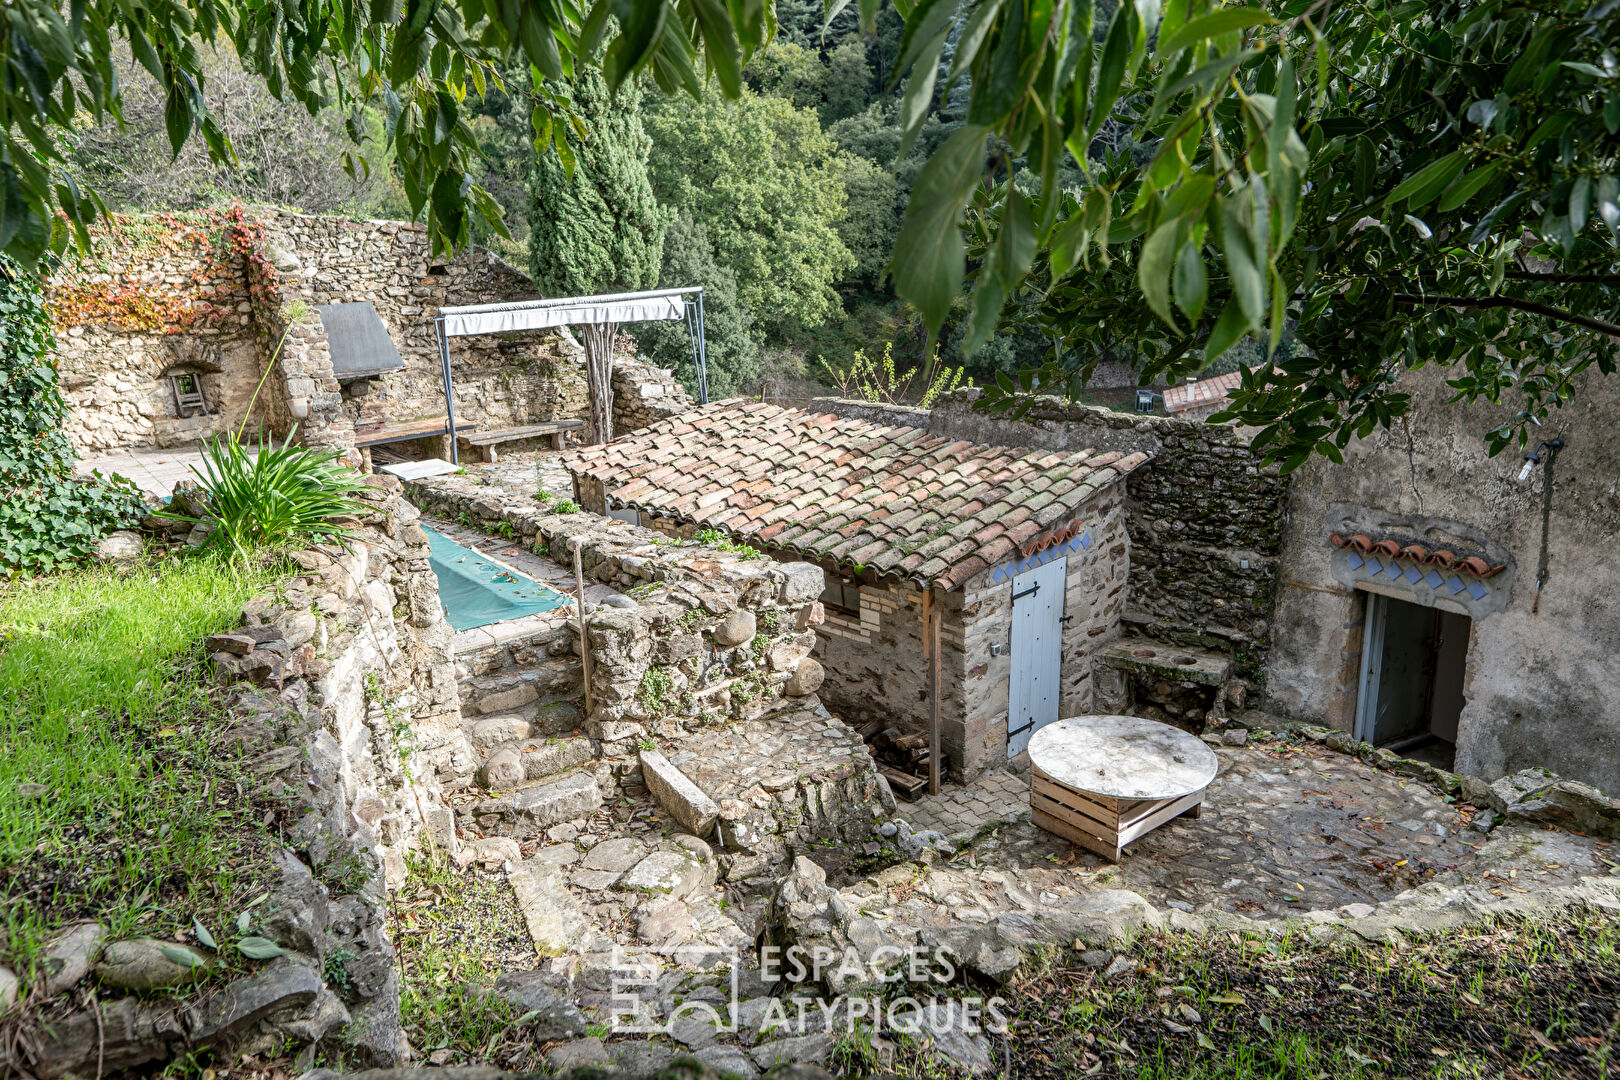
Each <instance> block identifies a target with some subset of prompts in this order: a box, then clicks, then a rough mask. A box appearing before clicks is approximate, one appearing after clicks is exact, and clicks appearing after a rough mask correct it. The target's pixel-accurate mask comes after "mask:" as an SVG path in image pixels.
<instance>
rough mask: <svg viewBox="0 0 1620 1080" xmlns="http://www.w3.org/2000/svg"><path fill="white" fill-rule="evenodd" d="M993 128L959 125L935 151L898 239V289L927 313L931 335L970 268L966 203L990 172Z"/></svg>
mask: <svg viewBox="0 0 1620 1080" xmlns="http://www.w3.org/2000/svg"><path fill="white" fill-rule="evenodd" d="M988 133H989V129H988V128H986V127H983V126H982V125H977V124H965V125H963V126H962V127H960V128H958V129H957V130H956V131H955V132H954V133H953V134H952V135H951V137H950V138H948V139H946V140H945V142H944V144H943V145H941V146H940V148H939V149H938V150H936V151H934V154H933V156H932V157H930V158H929V159H928V162H927V164H925V165H924V166H923V167H922V169H921V171H919V172H918V173H917V179H916V182H915V184H914V185H913V188H912V197H911V205H910V206H908V207H907V208H906V218H905V222H904V223H903V224H902V225H901V226H900V233H899V235H898V236H896V237H895V242H894V257H893V259H892V261H891V263H890V267H891V270H892V272H893V275H894V291H895V292H896V293H897V294H899V295H900V296H901V297H902V298H904V299H906V300H909V301H910V302H911V304H912V305H913V306H914V307H915V308H916V309H917V310H918V311H920V312H922V316H923V321H924V323H925V324H926V325H927V327H928V332H929V333H930V334H935V333H938V332H939V328H940V326H941V325H943V324H944V322H945V316H946V315H947V314H949V312H950V308H951V301H952V300H953V299H954V298H955V297H956V294H957V293H958V292H959V291H960V290H961V287H962V277H963V275H964V274H965V272H966V269H967V255H966V252H965V251H964V249H963V246H962V233H961V230H960V229H958V228H957V221H958V220H959V218H960V217H961V213H962V204H963V203H965V202H966V201H967V197H968V193H969V192H970V191H972V190H973V185H974V184H975V183H977V182H978V180H979V177H980V176H981V175H983V173H984V139H985V136H986V135H987V134H988Z"/></svg>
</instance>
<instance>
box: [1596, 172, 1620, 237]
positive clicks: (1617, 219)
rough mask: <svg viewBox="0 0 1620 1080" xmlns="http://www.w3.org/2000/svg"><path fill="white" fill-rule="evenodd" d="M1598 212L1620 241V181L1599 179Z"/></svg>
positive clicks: (1608, 177) (1601, 177) (1605, 177)
mask: <svg viewBox="0 0 1620 1080" xmlns="http://www.w3.org/2000/svg"><path fill="white" fill-rule="evenodd" d="M1597 212H1598V217H1600V218H1602V219H1603V224H1605V225H1607V226H1608V227H1609V231H1610V232H1611V233H1613V234H1614V235H1615V237H1616V238H1617V239H1620V181H1616V180H1615V178H1614V177H1612V176H1600V177H1598V182H1597Z"/></svg>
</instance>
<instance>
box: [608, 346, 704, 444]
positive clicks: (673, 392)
mask: <svg viewBox="0 0 1620 1080" xmlns="http://www.w3.org/2000/svg"><path fill="white" fill-rule="evenodd" d="M691 407H692V398H691V396H690V395H688V394H687V392H686V390H685V388H684V387H682V386H681V384H680V383H679V382H677V381H675V375H674V373H673V372H671V371H668V370H666V369H664V368H656V367H653V366H651V365H649V364H644V363H642V362H640V361H638V360H624V359H621V360H616V361H615V362H614V364H613V433H614V434H615V435H623V434H625V433H626V432H629V431H635V430H636V429H637V428H644V427H646V426H648V425H649V424H655V423H657V422H658V421H660V420H663V419H665V418H666V417H670V416H674V415H675V414H676V413H681V412H685V411H686V410H687V409H690V408H691Z"/></svg>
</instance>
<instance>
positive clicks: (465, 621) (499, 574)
mask: <svg viewBox="0 0 1620 1080" xmlns="http://www.w3.org/2000/svg"><path fill="white" fill-rule="evenodd" d="M422 531H423V532H425V533H427V534H428V543H429V545H430V546H431V548H432V551H431V553H430V554H429V556H428V561H429V562H430V563H431V564H432V566H433V573H434V575H435V576H437V577H438V579H439V600H440V602H441V603H443V604H444V610H445V615H446V617H447V618H448V619H449V620H450V628H451V629H452V630H471V629H473V628H474V627H477V626H488V625H489V624H490V623H498V622H506V621H507V620H508V619H521V618H523V617H524V616H525V615H538V614H539V613H540V612H542V611H555V610H556V609H557V608H560V607H567V606H568V605H569V604H570V603H572V602H573V601H571V600H570V599H569V598H568V597H566V596H564V595H563V594H562V593H560V592H558V591H557V590H555V589H553V588H550V587H549V586H546V585H542V584H541V583H540V582H538V581H535V580H534V579H532V578H526V577H521V576H519V575H517V574H514V573H512V572H511V571H510V570H508V569H507V568H506V567H504V566H501V565H500V564H499V563H495V562H492V561H491V560H489V559H487V558H485V557H484V556H482V555H480V554H478V552H476V551H474V550H472V549H471V548H469V547H465V546H463V545H461V544H458V543H456V542H455V541H454V540H452V539H450V538H449V537H447V536H444V535H442V534H440V533H437V532H435V531H433V530H432V529H430V528H428V527H427V526H426V525H424V526H422Z"/></svg>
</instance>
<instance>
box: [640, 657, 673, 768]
mask: <svg viewBox="0 0 1620 1080" xmlns="http://www.w3.org/2000/svg"><path fill="white" fill-rule="evenodd" d="M674 686H675V675H674V672H672V671H671V670H670V669H669V668H664V667H650V668H648V669H647V670H646V671H645V672H644V673H642V676H641V685H640V686H639V687H637V689H636V700H637V701H639V702H641V705H642V707H643V708H645V709H646V710H647V711H648V712H649V713H652V714H653V715H654V716H658V715H661V714H663V713H664V712H666V711H668V710H669V708H670V707H671V706H672V705H673V704H674V702H672V701H670V699H669V692H670V690H671V689H673V688H674ZM657 748H658V746H657V744H656V743H654V744H653V746H652V747H651V748H650V749H654V750H656V749H657ZM644 749H645V748H644Z"/></svg>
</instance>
